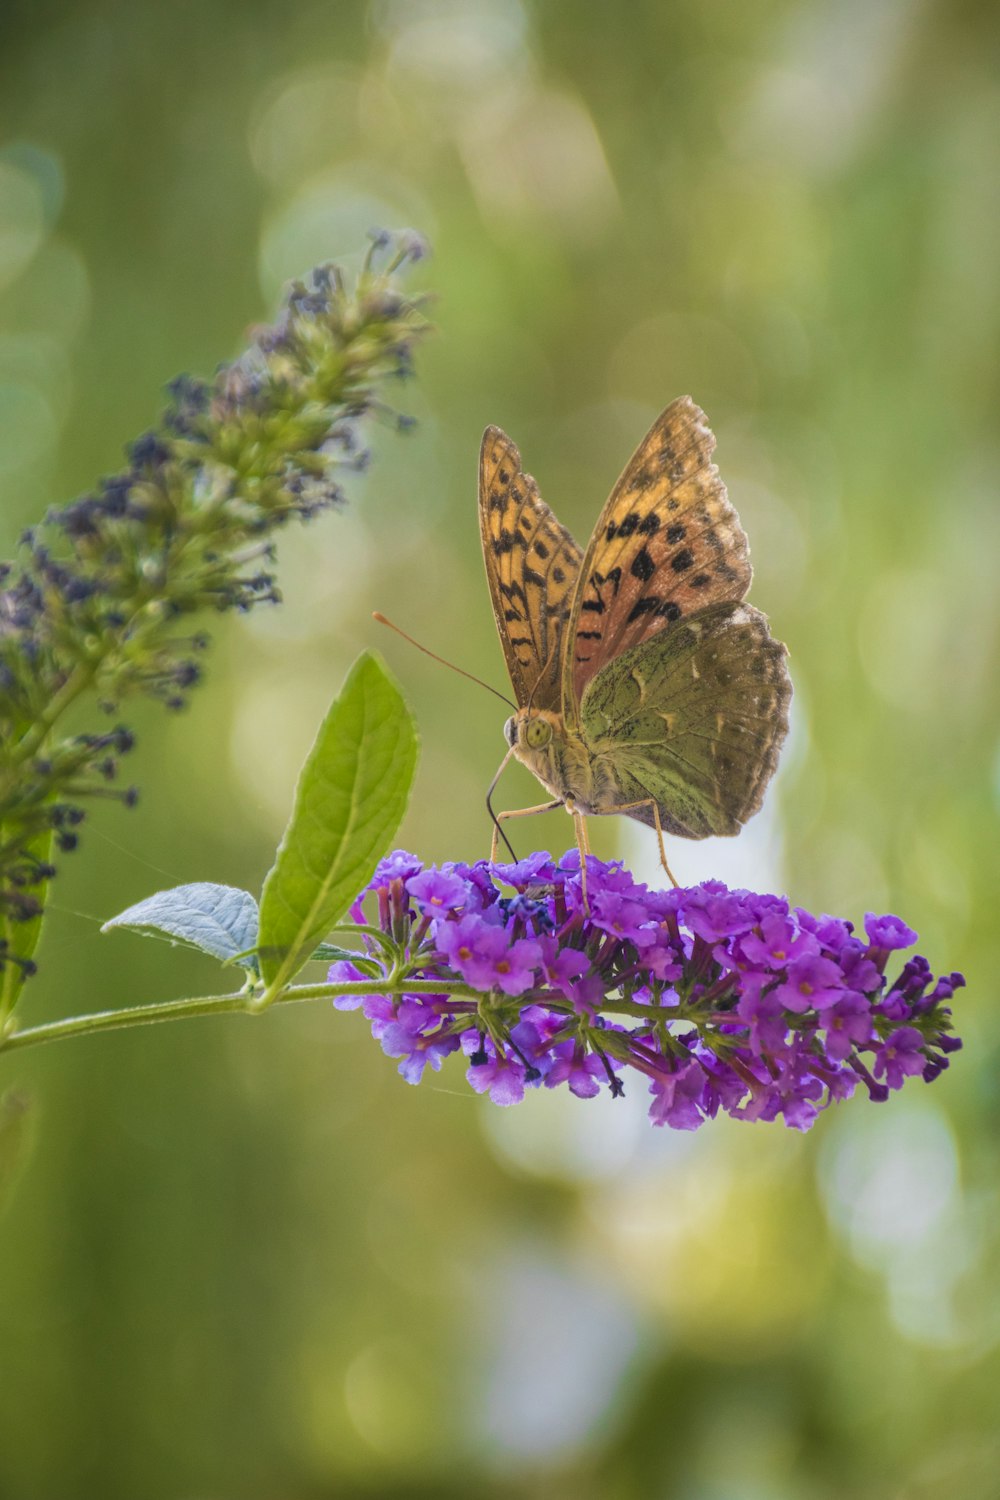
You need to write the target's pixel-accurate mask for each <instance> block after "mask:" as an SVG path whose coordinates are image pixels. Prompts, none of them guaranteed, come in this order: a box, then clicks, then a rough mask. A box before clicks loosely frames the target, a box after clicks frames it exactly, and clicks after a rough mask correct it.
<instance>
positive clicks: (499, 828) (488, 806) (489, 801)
mask: <svg viewBox="0 0 1000 1500" xmlns="http://www.w3.org/2000/svg"><path fill="white" fill-rule="evenodd" d="M513 754H514V747H513V745H512V746H511V747H510V749H509V750H508V751H507V754H506V755H505V756H504V758H503V760H502V761H501V762H500V766H499V769H498V771H497V774H496V775H495V776H494V778H493V780H492V781H491V782H490V789H489V791H488V792H487V793H486V811H487V812H488V813H489V815H490V817H491V818H492V819H493V827H494V828H495V829H496V831H497V833H498V834H499V835H500V837H501V838H502V839H503V841H504V843H505V844H506V845H507V848H508V849H509V850H510V857H511V859H512V860H513V861H514V863H515V864H517V855H516V854H515V853H514V846H513V844H512V843H511V841H510V839H509V838H508V837H507V835H506V834H505V833H504V831H503V824H502V823H501V822H500V819H499V818H498V817H497V815H496V813H495V812H494V811H493V800H492V799H493V793H494V792H495V791H496V789H497V782H498V781H499V780H500V777H501V776H502V775H503V773H504V771H505V770H506V768H507V762H508V761H509V760H510V758H511V756H512V755H513Z"/></svg>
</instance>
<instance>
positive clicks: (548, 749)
mask: <svg viewBox="0 0 1000 1500" xmlns="http://www.w3.org/2000/svg"><path fill="white" fill-rule="evenodd" d="M504 733H505V735H506V736H507V743H508V744H509V745H510V746H511V748H512V750H513V751H514V754H515V756H516V757H517V759H518V760H519V761H520V762H521V764H522V765H524V766H527V768H528V770H529V771H530V772H531V773H532V775H534V776H537V777H538V780H539V781H540V782H541V783H542V785H543V786H545V787H547V788H548V790H549V791H550V792H551V793H552V795H553V796H554V797H559V798H561V799H562V800H564V801H565V799H566V798H567V797H572V798H573V800H574V801H575V802H576V804H577V806H578V807H579V809H580V811H581V812H597V811H599V810H601V804H602V802H603V800H604V794H605V793H606V791H607V782H608V781H609V775H608V773H607V771H605V769H604V767H603V766H602V763H601V761H600V759H599V758H597V757H595V756H594V755H592V754H591V752H590V751H589V750H588V748H587V746H586V745H585V744H584V742H583V740H582V739H581V737H580V735H579V734H576V733H574V732H573V731H572V730H571V729H568V728H567V727H566V724H565V722H564V720H563V716H562V714H558V713H554V712H552V711H551V710H549V709H541V708H522V709H519V710H518V712H517V713H516V714H515V716H514V717H513V718H512V719H508V720H507V722H506V724H505V725H504Z"/></svg>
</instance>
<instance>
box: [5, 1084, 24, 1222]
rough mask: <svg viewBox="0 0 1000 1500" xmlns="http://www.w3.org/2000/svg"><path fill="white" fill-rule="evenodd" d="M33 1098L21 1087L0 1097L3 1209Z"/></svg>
mask: <svg viewBox="0 0 1000 1500" xmlns="http://www.w3.org/2000/svg"><path fill="white" fill-rule="evenodd" d="M30 1108H31V1100H30V1098H29V1097H28V1095H27V1094H25V1093H24V1092H23V1091H22V1090H20V1089H8V1090H7V1091H6V1093H5V1094H4V1095H3V1097H2V1098H0V1211H2V1209H3V1207H4V1205H5V1203H6V1201H7V1198H8V1197H9V1196H10V1193H11V1190H12V1189H13V1187H14V1184H15V1182H16V1181H17V1178H18V1175H19V1173H20V1171H21V1168H22V1167H23V1166H24V1159H25V1155H26V1150H27V1146H28V1138H29V1135H30V1132H31V1116H30V1113H29V1111H30Z"/></svg>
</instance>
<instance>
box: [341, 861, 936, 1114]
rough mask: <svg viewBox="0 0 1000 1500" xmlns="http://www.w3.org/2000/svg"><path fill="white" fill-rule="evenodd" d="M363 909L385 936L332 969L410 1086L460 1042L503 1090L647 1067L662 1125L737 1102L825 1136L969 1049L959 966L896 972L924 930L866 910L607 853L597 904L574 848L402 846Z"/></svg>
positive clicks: (609, 1080) (481, 1087)
mask: <svg viewBox="0 0 1000 1500" xmlns="http://www.w3.org/2000/svg"><path fill="white" fill-rule="evenodd" d="M512 887H513V889H514V891H515V893H516V894H513V895H512V894H511V888H512ZM353 911H354V914H355V917H356V920H357V921H358V922H359V923H363V922H364V920H365V916H366V914H367V919H368V921H370V922H374V923H375V924H377V928H378V931H374V930H371V929H369V931H370V935H367V936H366V935H365V934H362V941H363V942H364V949H365V951H364V952H363V953H362V952H359V953H358V954H357V955H356V960H357V961H356V962H354V961H352V960H351V959H350V958H348V957H345V958H344V959H342V960H340V961H339V962H337V963H335V964H334V965H333V967H332V968H331V969H330V973H329V980H330V983H331V985H334V986H337V985H345V984H349V983H350V984H359V986H360V985H362V984H363V985H364V987H365V993H363V994H360V995H341V996H338V997H336V998H335V1000H334V1003H335V1004H336V1005H337V1006H338V1007H339V1008H340V1009H343V1010H355V1009H358V1008H360V1009H361V1011H362V1013H363V1014H364V1016H365V1017H366V1018H367V1020H368V1021H369V1022H370V1024H371V1028H372V1034H373V1036H374V1037H375V1039H376V1040H377V1041H378V1042H379V1043H380V1044H381V1046H382V1048H383V1050H384V1051H385V1052H386V1053H387V1054H388V1055H389V1056H390V1057H393V1058H396V1059H397V1060H398V1063H399V1071H400V1073H401V1074H402V1075H403V1077H404V1078H405V1079H406V1080H407V1082H409V1083H418V1082H419V1081H420V1079H421V1078H422V1077H423V1076H424V1075H425V1073H426V1071H427V1069H428V1067H430V1068H431V1070H437V1069H438V1068H440V1067H441V1065H442V1062H443V1060H444V1059H445V1058H446V1057H448V1056H449V1055H450V1054H451V1053H452V1052H457V1051H458V1050H459V1049H461V1051H462V1052H464V1054H465V1056H466V1058H467V1059H468V1072H467V1077H468V1081H469V1083H470V1084H471V1085H472V1087H473V1089H475V1091H476V1092H477V1093H480V1094H488V1095H489V1097H490V1099H491V1100H492V1101H493V1103H494V1104H500V1105H504V1106H507V1105H510V1104H518V1103H520V1101H521V1100H522V1099H523V1097H524V1093H525V1089H526V1088H536V1087H539V1086H540V1085H542V1084H544V1085H545V1087H546V1088H549V1089H555V1088H559V1087H561V1086H562V1085H565V1086H566V1088H567V1090H568V1092H569V1093H571V1094H574V1095H575V1096H576V1097H577V1098H583V1099H589V1098H593V1097H594V1096H595V1095H596V1094H598V1093H600V1092H601V1091H602V1090H604V1089H607V1090H608V1091H609V1092H610V1093H611V1094H612V1095H617V1094H620V1093H622V1092H624V1088H625V1087H626V1086H627V1085H628V1082H629V1080H630V1079H633V1080H637V1081H639V1082H641V1083H643V1086H646V1087H648V1088H649V1091H650V1093H651V1095H652V1104H651V1107H650V1119H651V1120H652V1121H653V1123H654V1124H656V1125H669V1126H670V1127H671V1129H674V1130H696V1129H698V1128H699V1127H700V1126H701V1125H703V1124H704V1123H705V1121H706V1120H710V1119H713V1118H714V1117H715V1116H716V1115H717V1114H719V1113H720V1112H721V1113H724V1114H729V1115H731V1116H732V1117H733V1118H735V1119H739V1120H746V1121H754V1120H757V1121H767V1120H779V1119H780V1120H782V1121H783V1122H784V1124H785V1125H786V1126H788V1127H790V1128H791V1129H793V1130H808V1129H809V1128H810V1126H812V1125H813V1123H814V1122H815V1121H816V1119H817V1118H818V1117H819V1114H820V1113H821V1112H822V1111H823V1110H824V1109H826V1108H827V1107H828V1106H829V1105H830V1104H833V1103H836V1102H838V1101H839V1100H842V1099H846V1098H849V1097H850V1096H851V1094H852V1093H854V1092H855V1091H856V1087H857V1084H858V1083H859V1082H860V1083H863V1085H864V1091H865V1092H866V1093H867V1095H868V1097H869V1098H871V1099H873V1100H876V1101H884V1100H886V1099H888V1098H889V1096H890V1094H891V1093H892V1092H893V1091H895V1090H897V1089H899V1088H901V1087H902V1086H903V1084H904V1083H905V1082H906V1080H907V1079H908V1078H915V1077H917V1076H918V1075H920V1076H921V1077H922V1078H923V1079H924V1080H925V1081H927V1082H932V1081H933V1080H935V1079H936V1078H938V1077H939V1076H940V1075H941V1074H942V1073H943V1072H944V1070H945V1069H946V1068H947V1067H948V1063H949V1060H950V1057H951V1055H952V1054H953V1053H955V1052H956V1051H957V1050H958V1049H959V1048H960V1047H961V1041H960V1040H959V1038H958V1037H956V1036H954V1035H953V1034H952V1032H951V1010H950V1006H949V1002H950V1001H952V1000H953V999H954V996H955V993H956V991H958V990H959V989H960V988H961V986H962V985H963V984H964V980H963V978H962V976H961V974H957V973H951V974H945V975H942V976H941V977H940V978H938V979H937V980H935V978H934V975H933V974H932V973H931V969H930V965H929V964H928V963H927V961H926V959H924V958H922V957H920V956H919V955H916V954H915V955H912V956H910V957H909V958H908V959H906V960H905V961H904V962H903V963H902V965H901V968H900V969H899V972H898V973H897V975H896V977H895V979H891V980H890V979H888V978H887V977H886V975H885V968H886V964H887V961H888V959H889V957H890V955H891V954H892V953H893V952H895V951H897V950H899V949H904V948H907V947H909V946H910V945H911V944H912V943H913V942H915V941H916V935H915V934H914V932H913V931H912V929H911V928H909V927H907V926H906V924H905V923H904V922H902V921H901V920H900V918H899V917H894V916H885V917H879V916H874V915H872V914H871V913H869V914H868V915H867V916H866V919H865V933H866V936H867V939H868V941H867V944H866V943H865V942H864V941H863V940H862V939H860V938H858V937H856V936H854V932H853V928H852V925H851V923H850V922H848V921H845V920H843V919H841V918H839V917H831V916H813V915H812V914H811V913H810V912H807V911H803V910H802V909H801V908H798V907H794V908H793V907H791V906H790V905H789V903H788V901H786V900H785V899H784V898H782V897H780V896H776V895H771V894H766V893H754V892H752V891H742V890H738V891H732V890H729V889H728V888H727V887H726V886H724V885H722V884H721V883H720V882H718V881H705V882H704V883H703V884H701V885H697V886H692V887H690V888H688V889H676V890H669V891H657V890H650V889H649V888H648V887H647V886H645V885H643V884H641V883H640V882H638V881H636V880H635V879H634V877H633V876H632V875H631V874H630V873H629V871H628V870H626V869H624V868H623V866H622V865H621V864H620V863H618V862H612V863H604V862H603V861H601V860H599V859H595V858H594V857H593V856H592V855H588V857H587V892H586V899H585V897H584V890H583V883H582V880H581V874H580V861H579V856H578V855H577V853H576V851H575V850H574V851H571V852H570V853H569V854H567V855H565V856H564V857H563V858H562V859H561V860H558V861H557V860H554V859H552V857H551V856H550V855H549V854H546V853H538V854H533V855H530V856H529V857H528V858H527V859H525V860H521V861H519V862H518V863H517V864H505V865H495V866H491V865H489V864H487V863H485V862H480V863H478V864H475V865H464V864H447V865H443V866H441V867H438V868H435V867H428V868H424V867H422V866H421V864H420V861H419V860H417V859H415V858H414V856H413V855H409V854H405V853H403V852H402V851H397V852H396V853H395V854H392V855H390V856H389V857H388V858H387V859H385V860H383V861H382V863H381V864H380V865H379V867H378V869H377V870H376V872H375V876H374V878H373V879H372V881H371V883H370V885H369V886H368V888H367V890H366V891H364V892H362V893H361V896H359V898H358V900H357V902H356V903H355V906H354V908H353ZM386 938H388V939H389V940H390V941H389V942H388V943H387V942H386ZM390 981H391V982H390ZM380 985H381V988H380Z"/></svg>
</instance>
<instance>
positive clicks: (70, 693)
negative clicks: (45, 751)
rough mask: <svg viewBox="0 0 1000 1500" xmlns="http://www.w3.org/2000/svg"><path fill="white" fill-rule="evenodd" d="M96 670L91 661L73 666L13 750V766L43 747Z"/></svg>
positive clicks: (88, 684)
mask: <svg viewBox="0 0 1000 1500" xmlns="http://www.w3.org/2000/svg"><path fill="white" fill-rule="evenodd" d="M94 670H95V669H94V664H93V663H91V662H79V663H78V664H77V665H76V666H75V667H74V668H73V670H72V672H71V673H70V674H69V676H68V677H67V678H66V681H65V682H64V683H63V685H62V687H61V688H60V689H59V691H58V692H57V693H54V694H53V695H52V697H51V699H50V700H49V702H48V704H47V706H46V707H45V709H44V710H43V711H42V713H40V714H39V715H38V718H37V719H36V720H35V722H34V723H33V724H32V726H31V728H30V729H28V730H26V731H25V733H24V734H23V735H22V736H21V738H20V740H18V742H17V744H16V745H15V746H14V747H13V749H12V750H11V752H10V754H9V756H8V758H7V759H8V764H9V765H10V766H11V767H13V766H19V765H21V763H22V762H23V761H26V760H28V759H30V757H31V756H32V755H34V753H35V751H36V750H39V749H41V747H42V745H43V744H44V742H45V737H46V735H47V734H48V732H49V730H50V729H52V728H53V726H54V725H55V722H56V720H57V719H58V718H59V717H60V715H61V714H64V713H65V712H66V710H67V708H69V706H70V704H71V703H75V702H76V700H77V698H79V696H80V694H81V693H83V692H85V691H86V689H87V688H88V687H89V686H90V683H91V680H92V678H93V676H94Z"/></svg>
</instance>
